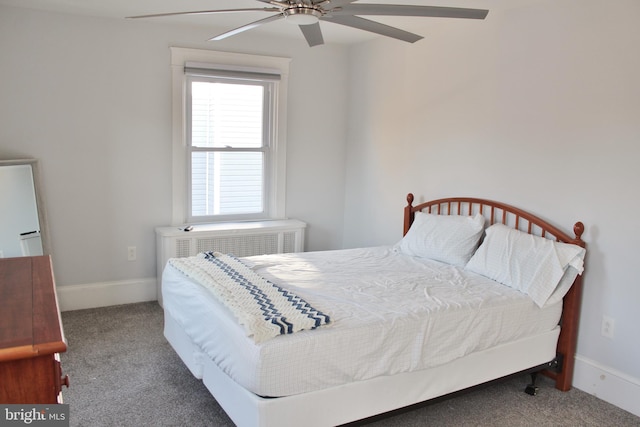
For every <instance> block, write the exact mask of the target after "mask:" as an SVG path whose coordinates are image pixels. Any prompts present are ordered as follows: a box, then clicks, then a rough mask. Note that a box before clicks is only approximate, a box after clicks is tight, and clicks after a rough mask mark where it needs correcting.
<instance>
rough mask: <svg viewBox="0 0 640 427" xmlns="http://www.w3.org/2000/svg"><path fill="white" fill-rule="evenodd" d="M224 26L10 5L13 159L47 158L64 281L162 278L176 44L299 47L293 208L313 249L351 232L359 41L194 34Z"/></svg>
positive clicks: (1, 33)
mask: <svg viewBox="0 0 640 427" xmlns="http://www.w3.org/2000/svg"><path fill="white" fill-rule="evenodd" d="M215 32H216V29H212V28H189V27H182V26H166V25H161V24H156V23H154V24H150V23H147V22H141V21H126V20H124V19H122V20H115V19H100V18H91V17H86V16H73V15H65V14H55V13H46V12H37V11H30V10H27V9H20V8H11V7H0V52H1V54H0V55H1V56H0V62H1V66H0V70H1V71H0V73H1V78H0V158H24V157H34V158H37V159H39V160H40V169H41V176H42V178H43V181H44V182H43V187H44V193H45V203H46V205H47V206H46V207H47V213H48V217H49V226H50V230H51V239H52V243H53V249H52V252H53V260H54V269H55V272H56V279H57V282H58V285H59V287H60V288H61V289H62V290H63V291H64V288H65V287H67V286H77V287H82V289H89V291H87V292H91V291H90V289H92V288H91V285H94V284H96V285H97V284H106V285H109V284H117V285H118V286H119V289H126V288H127V287H131V286H135V282H136V281H137V282H138V283H139V285H140V286H144V287H148V286H147V285H149V284H152V282H153V281H152V280H151V279H153V278H155V234H154V228H155V227H157V226H164V225H169V223H170V222H171V204H172V200H171V157H170V156H171V147H172V145H171V144H172V143H171V78H170V57H169V46H182V47H196V48H208V49H216V48H221V47H224V49H225V50H233V51H237V52H242V53H259V54H262V55H274V56H283V57H289V58H292V62H291V69H290V72H291V74H290V75H291V77H290V86H289V111H290V117H289V118H288V124H289V129H288V138H287V143H288V153H287V155H288V162H289V165H290V166H289V167H288V169H287V173H288V178H289V185H288V187H287V206H286V214H287V216H289V217H295V218H298V219H300V220H303V221H306V222H307V223H308V224H309V228H308V230H307V237H308V244H307V248H308V249H326V248H336V247H339V246H340V245H341V242H342V235H341V230H342V221H343V211H344V208H343V204H344V194H343V188H344V173H343V167H342V165H343V164H344V158H345V152H344V147H345V135H346V109H347V107H346V105H347V102H346V96H347V90H346V84H347V79H346V76H345V74H346V73H345V72H344V70H345V68H346V66H347V50H346V48H344V47H340V46H321V47H317V48H314V49H313V50H310V49H309V48H308V47H307V45H306V43H305V41H304V38H303V37H302V36H300V37H298V38H296V39H292V40H284V39H280V40H277V39H273V40H269V39H265V38H260V39H255V38H250V37H246V36H243V37H237V38H231V39H228V41H227V42H225V44H224V45H218V44H212V43H206V42H202V43H199V42H195V41H199V40H206V39H207V38H208V37H210V36H211V34H215ZM310 83H311V84H310ZM316 116H320V117H321V119H320V120H317V119H316ZM324 122H329V123H332V126H331V127H326V126H323V123H324ZM336 164H338V165H340V168H339V171H338V172H337V173H327V174H326V176H324V177H323V179H322V180H319V179H317V177H318V174H321V173H323V172H326V171H329V170H333V168H334V167H335V165H336ZM336 189H338V191H336ZM128 246H136V247H137V256H138V260H137V261H136V262H129V261H127V247H128ZM132 283H134V284H133V285H132ZM87 285H89V286H88V287H87ZM68 289H69V288H68ZM68 289H67V290H68ZM78 289H80V288H78ZM95 289H101V291H104V287H96V288H95ZM114 289H115V287H114ZM96 292H97V291H96ZM153 292H155V291H153ZM96 295H98V293H96ZM100 298H102V297H100ZM102 299H104V301H105V304H108V303H113V302H114V301H115V302H118V301H120V300H118V299H117V298H116V299H109V298H102Z"/></svg>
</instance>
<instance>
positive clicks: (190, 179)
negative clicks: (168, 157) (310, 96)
mask: <svg viewBox="0 0 640 427" xmlns="http://www.w3.org/2000/svg"><path fill="white" fill-rule="evenodd" d="M203 59H204V60H206V62H202V61H203ZM288 61H289V60H288V59H282V58H270V57H256V56H253V55H238V54H229V53H224V52H213V51H199V50H194V49H180V48H172V64H173V79H174V176H173V181H174V191H173V195H174V219H173V223H176V224H181V223H193V222H213V221H228V220H252V219H269V218H283V217H284V153H285V149H284V148H285V147H284V141H285V138H284V135H285V132H284V130H285V129H286V127H285V123H284V118H285V117H286V105H285V104H286V102H285V101H286V81H287V68H288ZM274 65H276V67H274ZM180 175H181V176H182V178H181V177H180Z"/></svg>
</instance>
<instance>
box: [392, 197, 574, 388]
mask: <svg viewBox="0 0 640 427" xmlns="http://www.w3.org/2000/svg"><path fill="white" fill-rule="evenodd" d="M413 202H414V197H413V194H411V193H409V194H408V195H407V206H406V207H405V208H404V232H403V235H404V234H406V233H407V231H408V230H409V227H411V224H412V223H413V219H414V217H415V213H416V212H427V213H431V214H437V215H475V214H477V213H479V214H481V215H483V216H484V217H485V218H486V220H487V221H488V223H489V224H496V223H501V224H504V225H506V226H509V227H512V228H515V229H517V230H520V231H523V232H526V233H529V234H533V235H536V236H541V237H544V238H547V239H551V240H555V241H558V242H564V243H572V244H575V245H578V246H581V247H583V248H584V247H586V243H585V242H584V241H583V240H582V234H583V233H584V225H583V224H582V223H581V222H576V223H575V225H574V226H573V232H574V236H573V237H572V236H570V235H569V234H567V233H565V232H563V231H562V230H560V229H559V228H557V227H555V226H554V225H552V224H550V223H548V222H547V221H545V220H543V219H541V218H539V217H537V216H535V215H532V214H530V213H528V212H526V211H523V210H522V209H518V208H515V207H513V206H509V205H506V204H504V203H500V202H494V201H491V200H486V199H476V198H469V197H454V198H445V199H437V200H431V201H428V202H424V203H420V204H418V205H416V206H413ZM583 276H584V273H583V275H582V276H577V278H576V280H575V281H574V283H573V285H572V287H571V289H570V290H569V292H568V293H567V294H566V295H565V297H564V300H563V305H562V318H561V320H560V326H561V332H560V338H559V339H558V346H557V354H558V363H559V366H558V369H557V372H551V371H545V374H546V375H548V376H550V377H552V378H554V379H555V382H556V388H558V389H559V390H562V391H567V390H569V389H571V385H572V379H573V367H574V363H575V352H576V345H577V340H578V324H579V321H580V305H581V300H582V278H583Z"/></svg>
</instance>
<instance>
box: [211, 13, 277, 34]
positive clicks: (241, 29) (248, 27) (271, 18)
mask: <svg viewBox="0 0 640 427" xmlns="http://www.w3.org/2000/svg"><path fill="white" fill-rule="evenodd" d="M282 18H284V13H279V14H277V15H273V16H269V17H268V18H264V19H260V20H258V21H254V22H252V23H250V24H247V25H243V26H242V27H238V28H236V29H233V30H231V31H227V32H224V33H222V34H218V35H217V36H214V37H212V38H210V39H209V41H218V40H222V39H226V38H227V37H231V36H235V35H236V34H240V33H242V32H245V31H248V30H251V29H253V28H256V27H259V26H260V25H262V24H266V23H268V22H272V21H277V20H278V19H282Z"/></svg>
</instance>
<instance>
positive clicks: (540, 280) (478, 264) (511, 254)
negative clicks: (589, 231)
mask: <svg viewBox="0 0 640 427" xmlns="http://www.w3.org/2000/svg"><path fill="white" fill-rule="evenodd" d="M584 254H585V250H584V248H581V247H580V246H577V245H572V244H567V243H559V242H555V241H553V240H550V239H545V238H543V237H538V236H533V235H531V234H528V233H525V232H522V231H519V230H515V229H513V228H510V227H507V226H505V225H502V224H494V225H492V226H491V227H489V228H488V229H487V234H486V236H485V239H484V241H483V242H482V244H481V245H480V247H479V248H478V250H477V251H476V252H475V254H474V255H473V257H472V258H471V259H470V260H469V263H468V264H467V266H466V267H465V268H466V269H467V270H470V271H473V272H475V273H478V274H482V275H483V276H486V277H488V278H490V279H493V280H495V281H497V282H500V283H502V284H504V285H507V286H510V287H512V288H514V289H518V290H519V291H521V292H523V293H525V294H527V295H529V296H530V297H531V299H533V301H534V302H535V303H536V304H537V305H538V306H540V307H542V306H543V305H544V304H545V303H546V302H547V300H548V299H549V297H550V296H551V294H553V293H554V291H555V290H556V288H557V287H558V283H559V282H560V279H562V278H563V276H564V275H565V272H567V269H568V268H569V267H570V266H571V267H573V269H575V271H576V272H577V274H581V273H582V270H583V265H584V263H583V259H584ZM567 273H568V276H567V279H566V280H565V281H564V282H563V286H562V287H563V289H562V290H561V292H564V293H566V292H567V291H568V290H569V287H570V283H573V280H571V282H569V284H568V285H567V283H566V282H568V281H569V279H570V275H571V274H572V271H568V272H567ZM574 278H575V276H574ZM561 292H560V293H561ZM564 293H563V294H562V296H564ZM558 296H559V293H558V294H555V295H554V300H556V301H557V299H558Z"/></svg>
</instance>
